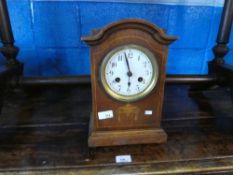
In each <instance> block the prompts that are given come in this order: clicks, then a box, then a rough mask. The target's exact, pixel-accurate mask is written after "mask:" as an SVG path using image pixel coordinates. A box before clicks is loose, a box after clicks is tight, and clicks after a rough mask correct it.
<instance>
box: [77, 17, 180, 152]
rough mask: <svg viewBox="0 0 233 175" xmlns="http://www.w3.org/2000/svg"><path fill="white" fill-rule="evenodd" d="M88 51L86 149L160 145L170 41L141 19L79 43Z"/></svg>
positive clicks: (110, 27) (95, 32) (163, 136)
mask: <svg viewBox="0 0 233 175" xmlns="http://www.w3.org/2000/svg"><path fill="white" fill-rule="evenodd" d="M82 39H83V40H84V41H85V42H86V43H87V44H88V45H89V46H90V50H91V83H92V113H91V119H90V128H89V138H88V145H89V146H90V147H98V146H113V145H126V144H146V143H163V142H165V141H166V139H167V134H166V133H165V131H164V130H163V129H162V128H161V124H160V121H161V113H162V105H163V94H164V83H165V77H166V62H167V53H168V45H169V44H170V43H172V42H173V41H175V40H176V37H169V36H167V35H166V34H165V33H164V31H163V30H162V29H160V28H159V27H157V26H155V25H153V24H151V23H149V22H147V21H145V20H142V19H124V20H121V21H118V22H114V23H112V24H110V25H108V26H106V27H104V28H102V29H100V30H93V33H92V36H87V37H83V38H82Z"/></svg>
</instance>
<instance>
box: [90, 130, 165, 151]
mask: <svg viewBox="0 0 233 175" xmlns="http://www.w3.org/2000/svg"><path fill="white" fill-rule="evenodd" d="M166 141H167V134H166V132H165V131H164V130H163V129H162V128H156V129H134V130H116V131H91V129H90V133H89V138H88V146H89V147H101V146H117V145H130V144H148V143H164V142H166Z"/></svg>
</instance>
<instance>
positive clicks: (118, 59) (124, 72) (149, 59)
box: [101, 45, 158, 101]
mask: <svg viewBox="0 0 233 175" xmlns="http://www.w3.org/2000/svg"><path fill="white" fill-rule="evenodd" d="M157 79H158V64H157V62H156V59H155V57H154V55H153V54H152V53H151V52H150V51H149V50H148V49H146V48H144V47H141V46H138V45H127V46H122V47H118V48H116V49H113V50H112V51H111V52H110V53H109V54H108V55H107V56H106V57H105V58H104V62H103V64H102V67H101V80H102V83H103V87H104V89H105V90H106V91H107V93H109V95H110V96H112V97H114V98H116V99H118V100H121V101H135V100H138V99H140V98H142V97H144V96H145V95H147V94H148V93H150V92H151V91H152V89H153V88H154V86H155V85H156V82H157Z"/></svg>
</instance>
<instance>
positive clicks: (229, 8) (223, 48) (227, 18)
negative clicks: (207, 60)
mask: <svg viewBox="0 0 233 175" xmlns="http://www.w3.org/2000/svg"><path fill="white" fill-rule="evenodd" d="M232 18H233V0H225V3H224V7H223V11H222V18H221V22H220V25H219V30H218V36H217V40H216V42H217V44H216V46H214V47H213V52H214V55H215V58H214V60H213V61H214V63H217V64H223V63H224V56H225V55H226V54H227V53H228V51H229V48H228V47H227V44H228V42H229V38H230V33H231V26H232Z"/></svg>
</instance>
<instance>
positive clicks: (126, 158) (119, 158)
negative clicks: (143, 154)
mask: <svg viewBox="0 0 233 175" xmlns="http://www.w3.org/2000/svg"><path fill="white" fill-rule="evenodd" d="M130 162H132V158H131V155H119V156H116V163H130Z"/></svg>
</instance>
